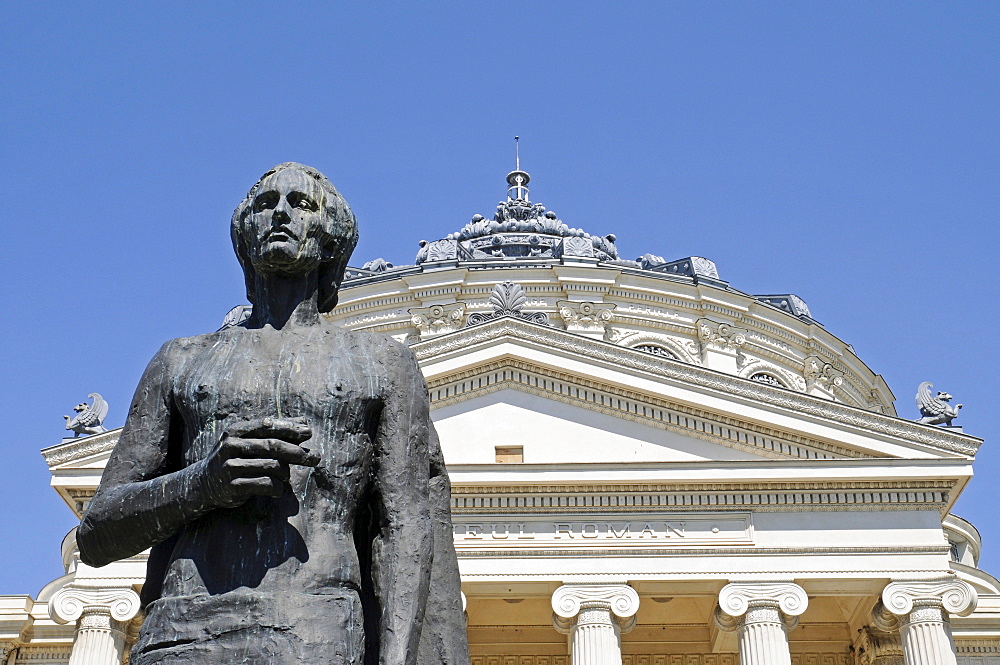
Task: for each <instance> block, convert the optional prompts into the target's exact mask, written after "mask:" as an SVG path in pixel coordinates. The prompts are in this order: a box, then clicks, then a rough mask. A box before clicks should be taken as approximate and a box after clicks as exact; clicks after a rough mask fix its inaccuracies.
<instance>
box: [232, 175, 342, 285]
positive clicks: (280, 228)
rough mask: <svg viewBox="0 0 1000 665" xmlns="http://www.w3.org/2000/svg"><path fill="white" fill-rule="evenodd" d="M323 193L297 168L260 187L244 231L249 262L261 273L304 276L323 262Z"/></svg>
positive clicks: (313, 181)
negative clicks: (303, 274)
mask: <svg viewBox="0 0 1000 665" xmlns="http://www.w3.org/2000/svg"><path fill="white" fill-rule="evenodd" d="M324 215H325V206H324V192H323V189H322V187H321V186H320V184H319V183H318V182H317V181H316V180H315V179H314V178H311V177H310V176H308V175H307V174H305V173H303V172H302V171H299V170H297V169H284V170H281V171H279V172H277V173H275V174H274V175H271V176H269V177H268V178H266V179H265V180H263V181H262V182H261V183H260V187H259V188H258V189H257V194H256V196H255V197H254V200H253V201H252V202H251V204H250V214H249V215H248V216H247V220H246V224H245V226H244V228H243V233H244V234H245V235H244V237H245V239H246V241H247V248H248V250H249V254H250V261H251V263H252V264H253V266H254V268H256V269H257V270H258V271H259V272H261V273H265V274H266V273H271V274H280V275H294V274H302V273H306V272H309V271H310V270H313V269H315V268H316V267H318V266H319V265H320V263H321V262H322V261H323V259H324V258H325V257H324V256H323V247H322V243H321V240H322V239H323V236H324V235H325V234H327V233H328V232H327V230H326V229H325V228H324V222H325V221H326V220H325V218H324Z"/></svg>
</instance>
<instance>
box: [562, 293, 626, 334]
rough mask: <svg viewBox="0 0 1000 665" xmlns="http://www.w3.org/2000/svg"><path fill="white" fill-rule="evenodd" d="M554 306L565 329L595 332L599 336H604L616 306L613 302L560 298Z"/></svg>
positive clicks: (587, 332)
mask: <svg viewBox="0 0 1000 665" xmlns="http://www.w3.org/2000/svg"><path fill="white" fill-rule="evenodd" d="M556 306H557V308H558V309H559V316H560V317H562V320H563V323H564V324H565V326H566V330H567V331H569V332H573V333H581V334H597V335H598V336H599V337H601V338H603V337H605V336H606V334H607V328H608V324H609V323H610V322H611V319H612V318H613V316H614V314H613V312H614V310H615V307H617V305H615V304H614V303H597V302H575V301H572V300H560V301H558V302H557V303H556Z"/></svg>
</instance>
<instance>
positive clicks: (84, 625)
mask: <svg viewBox="0 0 1000 665" xmlns="http://www.w3.org/2000/svg"><path fill="white" fill-rule="evenodd" d="M138 612H139V595H138V594H137V593H136V592H135V591H133V590H132V589H107V588H91V587H83V586H73V585H67V586H65V587H63V588H62V589H60V590H59V591H58V592H56V594H55V595H54V596H53V597H52V599H51V600H50V601H49V616H50V617H52V620H53V621H55V622H56V623H64V624H65V623H69V622H71V621H77V627H76V638H75V639H74V640H73V652H72V654H71V655H70V658H69V665H121V662H122V657H123V656H124V655H125V654H124V651H125V632H126V625H127V622H128V621H129V620H130V619H131V618H132V617H134V616H135V615H136V614H137V613H138Z"/></svg>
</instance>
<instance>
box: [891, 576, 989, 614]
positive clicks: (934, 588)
mask: <svg viewBox="0 0 1000 665" xmlns="http://www.w3.org/2000/svg"><path fill="white" fill-rule="evenodd" d="M978 600H979V596H978V594H977V593H976V590H975V589H974V588H973V587H972V585H971V584H969V583H968V582H963V581H962V580H960V579H958V578H957V577H955V576H949V577H942V578H939V579H936V580H898V581H893V582H890V583H889V584H888V585H887V586H886V587H885V589H883V590H882V604H883V605H884V606H885V609H887V610H888V611H889V612H891V613H893V614H895V615H897V616H907V615H909V614H910V612H912V611H913V608H914V607H915V606H917V607H919V606H922V605H923V606H926V605H932V606H936V607H940V608H941V609H943V610H944V611H946V612H948V613H949V614H957V615H958V616H968V615H970V614H972V612H973V611H974V610H975V609H976V603H977V602H978Z"/></svg>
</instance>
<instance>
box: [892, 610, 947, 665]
mask: <svg viewBox="0 0 1000 665" xmlns="http://www.w3.org/2000/svg"><path fill="white" fill-rule="evenodd" d="M899 632H900V634H901V637H902V640H903V658H904V660H905V662H906V665H956V664H957V660H956V658H955V647H954V645H953V644H952V640H951V630H950V627H949V625H948V621H947V619H946V618H945V615H944V611H943V610H942V608H941V607H940V606H936V605H915V606H914V608H913V610H911V611H910V613H909V615H908V616H907V617H906V618H905V619H904V620H903V622H902V626H900V629H899Z"/></svg>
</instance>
